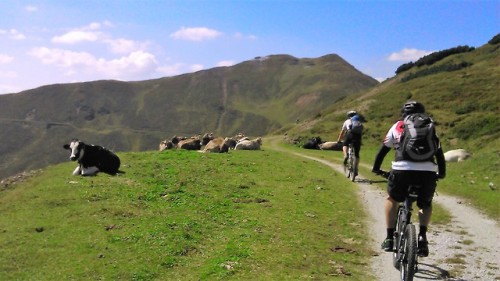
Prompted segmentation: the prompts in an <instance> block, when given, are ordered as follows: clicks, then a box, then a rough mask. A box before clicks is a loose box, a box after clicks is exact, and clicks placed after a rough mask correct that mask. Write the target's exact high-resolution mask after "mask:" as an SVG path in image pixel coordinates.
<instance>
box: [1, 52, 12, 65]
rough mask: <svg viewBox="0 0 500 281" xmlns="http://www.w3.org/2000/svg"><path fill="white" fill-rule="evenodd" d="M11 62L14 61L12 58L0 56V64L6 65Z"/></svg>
mask: <svg viewBox="0 0 500 281" xmlns="http://www.w3.org/2000/svg"><path fill="white" fill-rule="evenodd" d="M13 60H14V57H11V56H8V55H4V54H0V64H7V63H10V62H12V61H13Z"/></svg>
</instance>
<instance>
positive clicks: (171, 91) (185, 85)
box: [0, 55, 378, 178]
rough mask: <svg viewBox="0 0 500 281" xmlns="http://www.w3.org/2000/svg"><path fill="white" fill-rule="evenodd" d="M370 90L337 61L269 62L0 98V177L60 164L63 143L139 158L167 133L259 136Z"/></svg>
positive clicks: (277, 58) (368, 81) (370, 82)
mask: <svg viewBox="0 0 500 281" xmlns="http://www.w3.org/2000/svg"><path fill="white" fill-rule="evenodd" d="M377 84H378V82H377V81H376V80H374V79H373V78H371V77H368V76H366V75H364V74H362V73H360V72H359V71H357V70H356V69H355V68H354V67H352V66H351V65H350V64H348V63H347V62H346V61H344V60H343V59H342V58H340V57H339V56H337V55H327V56H324V57H320V58H316V59H297V58H294V57H292V56H288V55H274V56H269V57H259V58H255V59H253V60H250V61H246V62H243V63H240V64H237V65H234V66H231V67H219V68H214V69H209V70H204V71H199V72H196V73H192V74H185V75H180V76H176V77H168V78H162V79H155V80H148V81H139V82H119V81H95V82H85V83H74V84H58V85H49V86H44V87H40V88H37V89H33V90H29V91H25V92H21V93H17V94H11V95H2V96H0V139H2V143H0V178H2V177H5V176H7V175H10V174H13V173H15V172H20V171H23V170H28V169H33V168H39V167H44V166H46V165H47V164H51V163H57V162H61V161H64V160H65V159H66V155H65V154H66V153H64V152H63V151H62V149H61V145H62V144H63V143H65V142H67V141H69V140H70V139H71V138H73V137H76V138H80V139H82V140H84V141H87V142H89V143H94V144H99V145H103V146H106V147H108V148H110V149H112V150H115V151H143V150H153V149H157V147H158V144H159V142H160V141H161V140H163V139H164V138H170V137H172V136H173V135H185V136H192V135H196V134H203V133H206V132H213V133H215V134H216V135H223V136H228V135H234V134H236V133H239V132H243V133H244V134H246V135H249V136H259V135H266V134H268V133H270V132H272V131H274V130H277V129H279V128H281V127H283V126H285V125H287V124H289V123H294V122H295V121H296V120H298V119H299V120H302V119H306V118H311V117H312V116H314V115H315V114H317V113H318V112H320V111H321V110H322V109H323V108H324V105H325V104H332V103H335V102H336V101H337V100H339V99H342V98H343V97H345V96H347V95H350V94H353V93H357V92H361V91H365V90H366V89H369V88H371V87H373V86H375V85H377Z"/></svg>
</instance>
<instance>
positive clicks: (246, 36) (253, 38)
mask: <svg viewBox="0 0 500 281" xmlns="http://www.w3.org/2000/svg"><path fill="white" fill-rule="evenodd" d="M233 37H234V38H236V39H238V40H243V39H249V40H256V39H257V36H255V35H244V34H242V33H240V32H236V33H235V34H234V35H233Z"/></svg>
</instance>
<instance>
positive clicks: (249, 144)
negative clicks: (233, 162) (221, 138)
mask: <svg viewBox="0 0 500 281" xmlns="http://www.w3.org/2000/svg"><path fill="white" fill-rule="evenodd" d="M261 145H262V138H260V137H259V138H256V139H254V140H248V139H243V140H239V141H238V143H237V144H236V146H235V147H234V149H235V150H260V146H261Z"/></svg>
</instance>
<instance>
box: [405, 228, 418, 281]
mask: <svg viewBox="0 0 500 281" xmlns="http://www.w3.org/2000/svg"><path fill="white" fill-rule="evenodd" d="M404 243H405V244H404V254H403V263H402V265H401V280H402V281H413V276H414V275H415V273H416V272H417V231H416V229H415V225H413V224H408V225H406V229H405V241H404Z"/></svg>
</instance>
